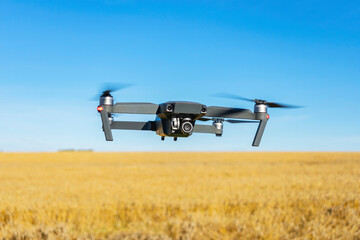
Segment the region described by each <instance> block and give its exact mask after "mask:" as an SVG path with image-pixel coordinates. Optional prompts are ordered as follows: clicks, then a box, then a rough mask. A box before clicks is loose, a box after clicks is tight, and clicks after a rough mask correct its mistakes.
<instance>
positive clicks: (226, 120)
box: [198, 118, 258, 123]
mask: <svg viewBox="0 0 360 240" xmlns="http://www.w3.org/2000/svg"><path fill="white" fill-rule="evenodd" d="M214 119H216V118H214ZM214 119H213V118H200V119H198V120H199V121H204V122H206V121H213V120H214ZM222 120H223V121H224V122H228V123H258V122H257V121H246V120H233V119H222Z"/></svg>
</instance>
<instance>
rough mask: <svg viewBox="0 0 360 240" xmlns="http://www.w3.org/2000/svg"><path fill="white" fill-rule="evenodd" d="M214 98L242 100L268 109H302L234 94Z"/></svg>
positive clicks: (218, 95)
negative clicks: (265, 106)
mask: <svg viewBox="0 0 360 240" xmlns="http://www.w3.org/2000/svg"><path fill="white" fill-rule="evenodd" d="M215 96H216V97H222V98H229V99H236V100H244V101H249V102H255V103H263V104H266V105H267V106H268V107H270V108H302V106H295V105H288V104H283V103H276V102H268V101H266V100H262V99H250V98H244V97H241V96H237V95H234V94H229V93H220V94H216V95H215Z"/></svg>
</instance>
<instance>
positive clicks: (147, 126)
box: [97, 87, 298, 147]
mask: <svg viewBox="0 0 360 240" xmlns="http://www.w3.org/2000/svg"><path fill="white" fill-rule="evenodd" d="M116 90H119V87H118V89H107V90H105V91H103V92H102V94H101V95H100V101H99V105H98V107H97V111H98V112H99V113H100V116H101V121H102V129H103V132H104V134H105V139H106V141H113V136H112V130H113V129H122V130H140V131H153V132H155V133H156V134H157V135H159V136H161V140H165V137H172V138H173V140H174V141H177V138H178V137H183V138H186V137H190V136H191V135H192V134H193V133H209V134H214V135H215V136H217V137H221V136H222V134H223V125H224V122H228V123H256V124H258V128H257V131H256V134H255V137H254V140H253V143H252V146H254V147H258V146H259V145H260V141H261V138H262V136H263V133H264V130H265V127H266V124H267V122H268V121H269V118H270V116H269V114H268V112H267V109H268V108H298V106H292V105H286V104H282V103H275V102H268V101H266V100H261V99H248V98H244V97H240V96H236V95H231V94H220V95H218V96H220V97H225V98H231V99H237V100H245V101H250V102H253V103H254V111H253V112H252V111H251V110H250V109H244V108H230V107H220V106H206V105H204V104H201V103H197V102H185V101H169V102H165V103H161V104H154V103H148V102H117V103H114V98H113V96H112V95H111V92H114V91H116ZM117 113H121V114H150V115H155V116H156V117H155V120H154V121H147V122H136V121H115V120H114V114H117ZM199 122H212V124H211V125H205V124H198V123H199Z"/></svg>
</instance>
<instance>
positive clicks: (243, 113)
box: [206, 106, 255, 119]
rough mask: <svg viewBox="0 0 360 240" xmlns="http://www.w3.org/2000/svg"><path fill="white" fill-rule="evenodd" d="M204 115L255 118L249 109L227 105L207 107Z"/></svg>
mask: <svg viewBox="0 0 360 240" xmlns="http://www.w3.org/2000/svg"><path fill="white" fill-rule="evenodd" d="M206 117H213V118H234V119H255V114H254V113H253V112H252V111H250V110H249V109H244V108H228V107H216V106H209V107H207V113H206Z"/></svg>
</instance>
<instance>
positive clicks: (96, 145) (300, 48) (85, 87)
mask: <svg viewBox="0 0 360 240" xmlns="http://www.w3.org/2000/svg"><path fill="white" fill-rule="evenodd" d="M359 66H360V3H359V2H358V1H346V2H344V1H111V0H108V1H66V0H63V1H16V0H13V1H8V0H2V1H0V83H1V88H0V100H1V102H2V111H1V114H0V116H1V118H0V126H1V127H0V129H1V137H0V150H2V151H57V150H58V149H65V148H75V149H94V150H97V151H162V150H166V151H209V150H210V151H360V127H359V125H358V124H357V120H358V119H359V118H360V113H359V111H358V110H357V107H356V106H357V100H358V99H359V97H360V94H359V93H360V67H359ZM103 82H125V83H133V84H135V86H133V87H131V88H128V89H125V90H122V91H120V92H117V93H115V94H114V97H115V100H116V101H125V102H127V101H139V102H144V101H146V102H154V103H161V102H165V101H168V100H187V101H197V102H201V103H204V104H206V105H220V106H234V107H246V108H250V109H252V108H253V106H252V104H249V103H247V102H241V101H235V100H228V99H219V98H215V97H212V96H211V94H214V93H218V92H228V93H233V94H238V95H241V96H245V97H249V98H263V99H267V100H271V101H278V102H284V103H289V104H295V105H303V106H306V108H303V109H293V110H283V109H271V110H270V111H269V113H270V116H271V117H270V122H269V124H268V127H267V129H266V130H265V134H264V137H263V140H262V143H261V146H260V148H253V147H251V143H252V139H253V136H254V133H255V131H256V126H255V125H253V124H250V125H245V124H233V125H230V124H226V125H225V126H224V135H223V137H222V138H216V137H215V136H212V135H205V134H197V135H193V136H191V137H190V138H187V139H179V140H178V141H177V142H173V141H170V139H169V140H167V141H164V142H161V141H160V137H159V136H157V135H155V134H154V133H151V132H137V131H113V135H114V142H106V141H105V140H104V136H103V133H102V130H101V122H100V118H99V116H98V113H97V112H96V106H97V102H91V101H89V98H91V97H92V96H93V95H95V94H96V93H97V92H98V91H99V88H100V86H101V84H102V83H103ZM120 119H126V120H133V119H134V120H139V119H140V120H145V119H148V120H152V116H120Z"/></svg>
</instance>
